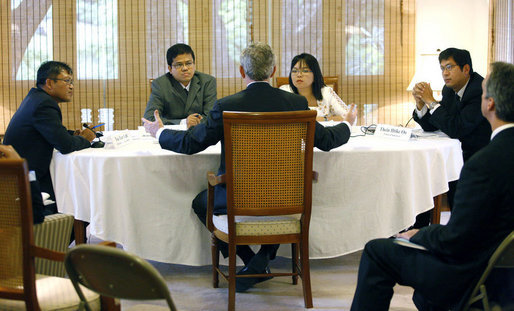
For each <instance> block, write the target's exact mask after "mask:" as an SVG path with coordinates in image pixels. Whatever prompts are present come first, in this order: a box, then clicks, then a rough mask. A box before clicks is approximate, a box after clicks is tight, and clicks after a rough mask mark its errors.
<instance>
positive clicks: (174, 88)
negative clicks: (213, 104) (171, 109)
mask: <svg viewBox="0 0 514 311" xmlns="http://www.w3.org/2000/svg"><path fill="white" fill-rule="evenodd" d="M166 75H167V77H168V80H169V81H170V83H171V92H172V93H173V95H174V97H176V98H179V99H180V100H181V101H182V104H184V106H187V104H186V100H187V96H186V92H184V87H182V84H180V82H178V81H177V80H175V78H173V76H172V75H171V74H170V73H169V72H168V73H167V74H166ZM189 97H190V96H189ZM186 111H187V110H186Z"/></svg>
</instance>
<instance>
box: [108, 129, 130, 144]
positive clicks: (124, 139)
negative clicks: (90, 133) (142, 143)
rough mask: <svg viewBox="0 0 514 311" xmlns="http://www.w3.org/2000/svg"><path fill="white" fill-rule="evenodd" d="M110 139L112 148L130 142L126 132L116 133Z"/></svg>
mask: <svg viewBox="0 0 514 311" xmlns="http://www.w3.org/2000/svg"><path fill="white" fill-rule="evenodd" d="M110 138H111V143H112V146H113V147H114V148H118V147H121V146H124V145H126V144H128V143H129V141H130V135H129V132H128V131H116V132H114V133H113V134H112V135H111V136H110Z"/></svg>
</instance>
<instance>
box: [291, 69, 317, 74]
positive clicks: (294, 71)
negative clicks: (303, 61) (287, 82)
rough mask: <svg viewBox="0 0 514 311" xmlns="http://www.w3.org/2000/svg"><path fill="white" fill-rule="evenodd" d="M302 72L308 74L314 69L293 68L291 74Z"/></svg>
mask: <svg viewBox="0 0 514 311" xmlns="http://www.w3.org/2000/svg"><path fill="white" fill-rule="evenodd" d="M300 72H301V73H302V74H308V73H310V72H312V70H309V69H300V70H298V69H293V70H291V74H294V75H297V74H299V73H300Z"/></svg>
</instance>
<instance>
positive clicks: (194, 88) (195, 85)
mask: <svg viewBox="0 0 514 311" xmlns="http://www.w3.org/2000/svg"><path fill="white" fill-rule="evenodd" d="M198 91H200V79H198V77H197V76H195V75H193V79H191V85H190V86H189V95H188V96H187V100H186V106H185V111H189V109H191V106H193V103H194V101H195V97H196V94H197V93H198Z"/></svg>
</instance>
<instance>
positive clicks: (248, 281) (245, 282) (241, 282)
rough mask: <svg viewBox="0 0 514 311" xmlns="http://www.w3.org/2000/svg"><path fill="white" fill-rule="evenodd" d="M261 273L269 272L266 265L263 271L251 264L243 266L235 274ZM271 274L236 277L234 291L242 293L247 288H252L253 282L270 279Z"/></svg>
mask: <svg viewBox="0 0 514 311" xmlns="http://www.w3.org/2000/svg"><path fill="white" fill-rule="evenodd" d="M261 273H271V271H270V269H269V268H268V267H266V268H265V269H264V271H257V270H255V269H254V268H252V267H251V266H245V267H244V268H243V269H241V270H240V271H239V272H238V273H237V275H245V274H261ZM272 278H273V277H272V276H265V277H258V278H236V292H238V293H244V292H246V291H247V290H248V289H250V288H252V287H253V286H254V285H255V284H257V283H260V282H264V281H267V280H269V279H272Z"/></svg>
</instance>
